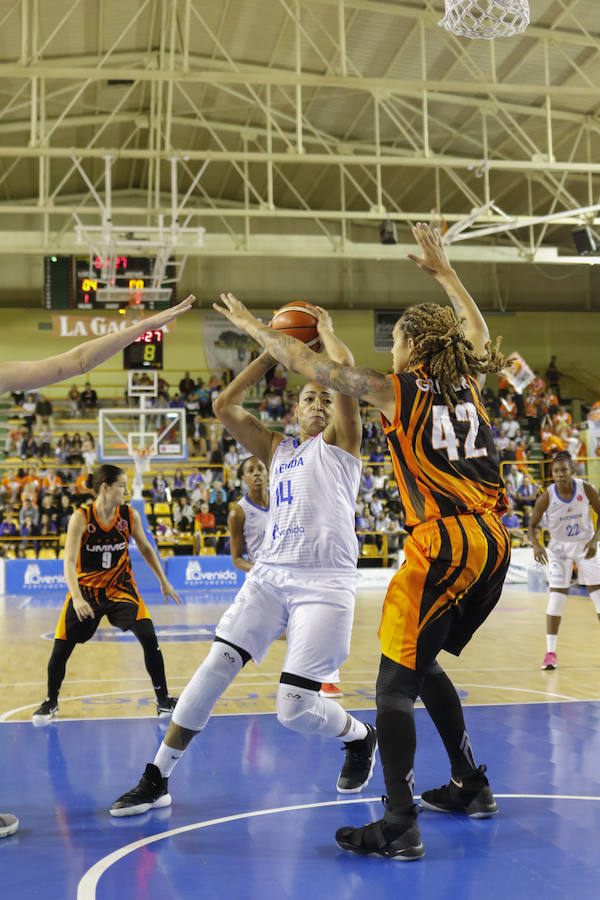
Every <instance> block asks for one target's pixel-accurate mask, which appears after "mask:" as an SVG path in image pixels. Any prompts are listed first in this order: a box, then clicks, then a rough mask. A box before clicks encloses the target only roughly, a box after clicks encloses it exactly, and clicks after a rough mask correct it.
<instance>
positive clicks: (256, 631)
mask: <svg viewBox="0 0 600 900" xmlns="http://www.w3.org/2000/svg"><path fill="white" fill-rule="evenodd" d="M356 579H357V576H356V570H355V569H350V570H340V569H305V568H300V567H286V568H285V569H284V568H282V567H280V566H270V565H266V564H265V563H255V565H254V566H253V567H252V569H251V570H250V572H248V574H247V575H246V581H245V582H244V584H243V585H242V587H241V588H240V590H239V592H238V595H237V597H236V598H235V600H234V602H233V603H232V604H231V606H230V607H229V609H227V610H226V611H225V613H224V614H223V616H222V618H221V621H220V622H219V624H218V625H217V630H216V636H217V637H220V638H223V639H224V640H226V641H229V642H230V643H231V644H235V645H236V646H237V647H241V648H242V649H244V650H246V651H247V652H248V653H249V654H250V655H251V656H252V658H253V659H254V660H256V662H260V661H261V660H262V659H263V657H264V655H265V653H266V652H267V650H268V649H269V647H270V646H271V644H272V643H273V641H275V640H277V639H278V638H280V637H281V635H282V634H283V632H284V631H286V637H287V652H286V656H285V662H284V664H283V671H285V672H289V673H291V674H293V675H298V676H300V677H302V678H310V679H311V680H312V681H318V682H322V681H327V679H328V678H329V677H330V676H331V673H332V672H333V671H334V670H335V669H338V668H339V667H340V666H341V665H342V663H343V662H344V660H345V659H346V657H347V656H348V653H349V652H350V635H351V632H352V621H353V618H354V598H355V593H356Z"/></svg>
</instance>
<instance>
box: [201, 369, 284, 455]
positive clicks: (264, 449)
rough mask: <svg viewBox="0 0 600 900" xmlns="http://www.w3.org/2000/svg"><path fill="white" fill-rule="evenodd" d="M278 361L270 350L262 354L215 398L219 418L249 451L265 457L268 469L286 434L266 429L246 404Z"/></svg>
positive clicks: (214, 402)
mask: <svg viewBox="0 0 600 900" xmlns="http://www.w3.org/2000/svg"><path fill="white" fill-rule="evenodd" d="M275 362H276V360H275V359H273V357H271V356H270V355H269V354H268V353H261V355H260V356H259V357H258V358H257V359H254V360H253V361H252V362H251V363H250V364H249V365H248V366H246V368H245V369H242V371H241V372H240V374H239V375H237V376H236V377H235V378H234V379H233V381H232V382H231V384H228V385H227V387H226V388H224V389H223V390H222V391H221V393H220V394H219V396H218V397H217V398H216V399H215V400H214V401H213V411H214V414H215V415H216V417H217V419H218V420H219V421H220V422H222V424H223V425H224V426H225V428H226V429H227V431H228V432H229V433H230V434H232V435H233V437H234V438H235V439H236V441H239V442H240V444H242V445H243V446H244V447H245V448H246V450H247V451H248V452H249V453H251V454H252V455H253V456H256V457H258V459H261V460H262V461H263V462H264V464H265V465H266V467H267V469H268V468H269V466H270V464H271V457H272V455H273V451H274V450H275V447H276V446H277V444H278V443H279V442H280V441H282V440H283V435H282V434H278V433H277V432H275V431H270V430H269V429H268V428H265V426H264V425H263V423H262V422H260V421H259V420H258V419H257V418H256V416H253V415H252V413H249V412H248V410H246V409H244V407H243V406H242V403H243V402H244V400H245V399H246V397H247V396H248V394H249V393H250V390H251V389H252V388H253V387H254V385H255V384H256V383H257V382H258V381H260V379H261V378H262V377H263V375H264V374H265V373H266V372H268V371H269V369H270V368H271V367H272V366H273V365H274V364H275Z"/></svg>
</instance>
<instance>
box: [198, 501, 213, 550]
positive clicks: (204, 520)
mask: <svg viewBox="0 0 600 900" xmlns="http://www.w3.org/2000/svg"><path fill="white" fill-rule="evenodd" d="M194 522H195V523H196V529H197V530H198V531H200V533H201V535H202V538H203V540H202V542H201V547H202V546H203V547H207V546H208V547H214V546H215V545H216V541H215V538H214V533H215V531H216V523H215V517H214V516H213V514H212V513H211V512H210V510H209V508H208V503H207V502H206V501H204V502H203V503H201V504H200V512H199V513H197V514H196V515H195V516H194Z"/></svg>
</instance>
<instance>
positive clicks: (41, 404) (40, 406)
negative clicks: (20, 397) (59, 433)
mask: <svg viewBox="0 0 600 900" xmlns="http://www.w3.org/2000/svg"><path fill="white" fill-rule="evenodd" d="M53 413H54V409H53V407H52V403H51V402H50V400H48V398H47V397H45V396H44V395H43V394H40V395H39V396H38V399H37V403H36V404H35V421H36V425H37V428H38V431H40V430H41V428H42V422H43V421H44V419H45V420H47V422H48V423H49V426H50V430H52V429H53V428H54V420H53V418H52V415H53Z"/></svg>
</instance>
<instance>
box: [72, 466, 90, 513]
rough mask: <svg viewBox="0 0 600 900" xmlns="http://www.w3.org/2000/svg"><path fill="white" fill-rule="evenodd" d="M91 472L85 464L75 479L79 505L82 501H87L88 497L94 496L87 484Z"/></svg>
mask: <svg viewBox="0 0 600 900" xmlns="http://www.w3.org/2000/svg"><path fill="white" fill-rule="evenodd" d="M89 474H90V470H89V469H88V467H87V466H84V467H83V469H82V470H81V472H80V474H79V475H78V476H77V478H76V479H75V496H76V498H77V505H79V504H80V503H85V501H86V499H87V498H88V497H92V496H93V494H92V493H91V492H90V489H89V488H88V486H87V484H86V482H87V479H88V475H89Z"/></svg>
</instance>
